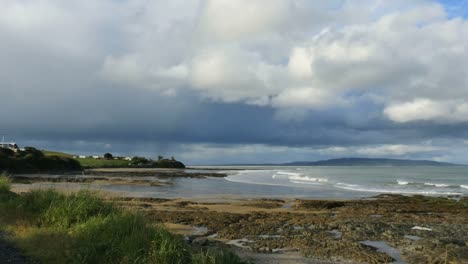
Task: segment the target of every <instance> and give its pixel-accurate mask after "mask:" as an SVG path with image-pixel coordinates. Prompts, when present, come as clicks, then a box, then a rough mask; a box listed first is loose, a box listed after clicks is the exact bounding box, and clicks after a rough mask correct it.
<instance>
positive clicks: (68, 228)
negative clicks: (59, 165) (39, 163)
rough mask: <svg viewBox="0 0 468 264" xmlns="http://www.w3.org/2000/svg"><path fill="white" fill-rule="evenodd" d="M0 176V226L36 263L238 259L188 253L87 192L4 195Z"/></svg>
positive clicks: (175, 240) (159, 229)
mask: <svg viewBox="0 0 468 264" xmlns="http://www.w3.org/2000/svg"><path fill="white" fill-rule="evenodd" d="M10 184H11V182H10V180H9V179H8V178H7V177H5V176H0V197H1V195H5V194H8V196H9V197H10V198H9V199H8V201H7V200H1V199H0V215H3V216H9V217H0V225H3V226H7V228H8V230H9V231H10V233H11V234H12V236H11V240H12V241H13V242H14V243H16V245H17V246H18V247H19V248H20V249H22V250H23V251H24V252H26V253H27V254H28V255H29V256H31V257H32V258H35V259H37V260H39V261H41V262H42V263H155V264H156V263H157V264H179V263H180V264H186V263H187V264H190V263H193V264H218V263H219V264H221V263H226V264H231V263H233V264H237V263H243V262H242V261H241V259H239V257H237V256H236V255H234V254H232V253H230V252H223V251H218V250H213V249H209V250H204V251H201V252H200V251H199V250H196V251H195V250H193V249H192V248H191V247H190V245H189V244H187V243H186V242H185V241H184V240H183V238H182V237H180V236H179V235H175V234H172V233H170V232H169V231H168V230H166V229H165V228H164V227H163V226H161V225H157V224H156V225H155V224H154V223H151V222H149V221H148V219H146V218H145V217H144V216H143V215H141V214H139V213H137V212H132V211H129V210H124V209H122V208H119V207H118V206H116V205H115V204H113V203H111V202H108V201H106V200H104V199H103V198H102V197H100V196H99V194H96V193H93V192H89V191H79V192H77V193H73V194H69V195H65V194H62V193H59V192H57V191H55V190H34V191H31V192H27V193H24V194H21V195H16V194H13V193H12V192H11V191H10V186H11V185H10Z"/></svg>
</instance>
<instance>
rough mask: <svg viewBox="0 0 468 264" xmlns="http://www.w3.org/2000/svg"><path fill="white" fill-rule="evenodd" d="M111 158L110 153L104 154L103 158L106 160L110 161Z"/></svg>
mask: <svg viewBox="0 0 468 264" xmlns="http://www.w3.org/2000/svg"><path fill="white" fill-rule="evenodd" d="M113 157H114V156H112V154H111V153H106V154H104V158H105V159H106V160H111V159H112V158H113Z"/></svg>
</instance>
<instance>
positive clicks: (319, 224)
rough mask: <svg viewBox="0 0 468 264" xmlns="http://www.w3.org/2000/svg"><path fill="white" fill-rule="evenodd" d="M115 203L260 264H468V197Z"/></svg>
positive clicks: (121, 173)
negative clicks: (391, 263) (395, 263)
mask: <svg viewBox="0 0 468 264" xmlns="http://www.w3.org/2000/svg"><path fill="white" fill-rule="evenodd" d="M224 176H226V175H225V174H223V173H214V172H213V173H211V172H206V171H202V170H200V171H196V170H194V171H190V172H187V171H185V170H178V169H139V170H134V169H92V170H86V171H85V172H84V173H83V174H81V175H72V174H69V175H50V174H44V175H35V174H32V175H13V176H12V178H13V180H14V181H15V182H17V183H36V182H71V183H92V184H100V183H103V184H122V185H151V186H157V185H167V184H170V183H169V182H170V181H164V179H165V178H171V177H190V178H205V177H224ZM147 177H156V179H155V178H147ZM158 178H159V179H160V180H158ZM26 185H27V184H26ZM108 197H109V199H112V200H114V201H115V202H116V203H117V204H119V205H120V206H123V207H127V208H130V209H132V210H138V211H140V212H141V213H143V214H145V215H146V216H147V217H149V218H150V219H151V220H152V221H154V223H155V224H156V223H164V225H166V226H167V227H168V228H169V229H170V230H172V231H173V232H176V233H180V234H182V235H184V236H185V237H186V239H187V240H188V241H189V242H190V243H192V244H193V245H194V246H196V247H197V246H198V247H219V248H226V247H227V248H230V249H231V250H234V251H236V252H237V253H238V254H239V255H241V256H243V257H244V258H246V259H250V260H252V261H253V262H254V263H260V264H261V263H336V262H340V263H343V262H345V263H390V262H395V261H396V262H397V263H405V262H406V263H468V221H467V220H468V197H451V198H449V197H446V198H443V197H427V196H420V195H419V196H418V195H417V196H403V195H378V196H375V197H372V198H367V199H356V200H305V199H246V198H245V197H229V198H226V197H224V196H223V197H209V198H206V199H203V198H197V199H164V198H132V197H122V196H120V194H115V193H113V194H109V196H108Z"/></svg>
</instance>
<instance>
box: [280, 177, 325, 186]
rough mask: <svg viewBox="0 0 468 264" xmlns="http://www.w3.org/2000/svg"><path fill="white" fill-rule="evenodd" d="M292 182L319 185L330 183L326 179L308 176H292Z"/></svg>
mask: <svg viewBox="0 0 468 264" xmlns="http://www.w3.org/2000/svg"><path fill="white" fill-rule="evenodd" d="M288 179H289V181H290V182H293V183H304V184H319V183H326V182H328V179H326V178H313V177H308V176H299V175H295V176H290V177H288Z"/></svg>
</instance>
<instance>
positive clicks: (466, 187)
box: [460, 184, 468, 189]
mask: <svg viewBox="0 0 468 264" xmlns="http://www.w3.org/2000/svg"><path fill="white" fill-rule="evenodd" d="M460 187H461V188H463V189H468V185H463V184H462V185H460Z"/></svg>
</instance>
